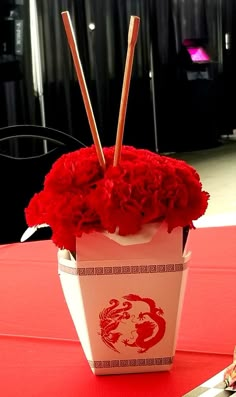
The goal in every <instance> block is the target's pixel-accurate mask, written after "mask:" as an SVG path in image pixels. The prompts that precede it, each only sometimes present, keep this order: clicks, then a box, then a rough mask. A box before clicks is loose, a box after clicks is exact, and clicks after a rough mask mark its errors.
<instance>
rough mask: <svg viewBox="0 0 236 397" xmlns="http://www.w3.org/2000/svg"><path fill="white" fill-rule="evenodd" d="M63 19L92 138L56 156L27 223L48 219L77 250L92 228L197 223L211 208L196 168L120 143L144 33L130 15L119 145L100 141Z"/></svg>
mask: <svg viewBox="0 0 236 397" xmlns="http://www.w3.org/2000/svg"><path fill="white" fill-rule="evenodd" d="M62 18H63V22H64V26H65V30H66V34H67V38H68V42H69V45H70V49H71V53H72V57H73V60H74V64H75V69H76V73H77V77H78V81H79V84H80V88H81V93H82V97H83V100H84V104H85V108H86V112H87V116H88V121H89V125H90V129H91V133H92V137H93V142H94V144H93V145H92V146H91V147H87V148H82V149H79V150H77V151H74V152H71V153H68V154H65V155H63V156H62V157H61V158H59V159H58V160H57V161H56V162H55V163H54V164H53V166H52V168H51V170H50V172H49V173H48V175H46V177H45V181H44V188H43V190H42V191H41V192H39V193H36V194H35V195H34V196H33V197H32V199H31V200H30V202H29V205H28V207H27V208H26V209H25V216H26V222H27V224H28V226H30V227H32V226H33V227H34V226H38V225H42V224H47V225H49V226H50V227H51V229H52V240H53V242H54V243H55V244H56V246H58V248H61V249H68V250H70V251H71V252H74V251H75V248H76V247H75V242H76V237H81V236H82V234H83V233H91V232H95V231H99V232H104V231H107V232H109V233H117V234H119V235H122V236H127V235H131V234H136V233H138V232H139V231H140V230H141V228H142V226H143V225H144V224H148V223H152V222H163V221H165V222H166V223H167V226H168V232H171V231H172V230H173V228H175V227H177V226H181V227H189V228H192V227H193V223H192V222H193V220H196V219H198V218H199V217H200V216H202V215H203V214H204V213H205V211H206V208H207V205H208V199H209V197H210V196H209V194H208V193H207V192H205V191H203V190H202V184H201V182H200V178H199V175H198V173H197V172H196V170H195V169H194V168H193V167H191V166H190V165H188V164H187V163H185V162H184V161H181V160H176V159H173V158H170V157H167V156H163V155H159V154H156V153H153V152H151V151H149V150H145V149H136V148H134V147H131V146H123V147H122V140H123V132H124V122H125V114H126V107H127V100H128V91H129V83H130V78H131V70H132V63H133V55H134V48H135V45H136V41H137V36H138V31H139V20H140V18H139V17H137V16H131V18H130V26H129V32H128V49H127V57H126V64H125V73H124V81H123V87H122V96H121V105H120V112H119V119H118V126H117V135H116V143H115V146H113V147H105V148H102V147H101V143H100V139H99V135H98V132H97V127H96V123H95V119H94V115H93V111H92V106H91V103H90V99H89V95H88V90H87V87H86V83H85V79H84V74H83V69H82V65H81V62H80V59H79V54H78V48H77V45H76V42H75V34H74V32H73V28H72V23H71V20H70V16H69V13H68V12H63V13H62Z"/></svg>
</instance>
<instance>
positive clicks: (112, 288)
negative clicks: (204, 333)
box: [58, 223, 190, 375]
mask: <svg viewBox="0 0 236 397" xmlns="http://www.w3.org/2000/svg"><path fill="white" fill-rule="evenodd" d="M76 245H77V248H76V249H77V252H76V258H77V260H75V259H74V258H73V257H72V256H71V254H70V252H69V251H67V250H59V251H58V264H59V277H60V282H61V286H62V289H63V293H64V297H65V301H66V304H67V306H68V309H69V311H70V314H71V318H72V320H73V323H74V326H75V329H76V331H77V334H78V338H79V340H80V342H81V345H82V347H83V350H84V353H85V356H86V359H87V361H88V364H89V366H90V368H91V370H92V372H93V373H94V374H95V375H108V374H126V373H140V372H157V371H166V370H170V369H171V367H172V363H173V360H174V356H175V349H176V340H177V336H178V329H179V323H180V318H181V311H182V305H183V298H184V291H185V283H186V278H187V272H188V268H187V262H188V260H189V258H190V254H189V253H186V252H185V251H184V250H183V228H181V227H177V228H175V229H174V230H173V231H172V232H171V233H168V232H167V227H166V226H165V224H164V223H162V224H149V225H145V226H144V227H143V229H142V230H141V232H140V233H139V234H136V235H133V236H126V237H121V236H119V235H116V234H109V233H90V234H83V235H82V237H80V238H78V239H77V244H76Z"/></svg>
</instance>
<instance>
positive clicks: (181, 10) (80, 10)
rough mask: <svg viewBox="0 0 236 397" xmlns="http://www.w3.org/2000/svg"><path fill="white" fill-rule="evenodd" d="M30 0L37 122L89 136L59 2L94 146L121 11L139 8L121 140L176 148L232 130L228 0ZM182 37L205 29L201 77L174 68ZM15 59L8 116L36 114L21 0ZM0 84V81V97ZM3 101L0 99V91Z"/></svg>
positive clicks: (117, 72)
mask: <svg viewBox="0 0 236 397" xmlns="http://www.w3.org/2000/svg"><path fill="white" fill-rule="evenodd" d="M37 8H38V21H39V34H40V46H41V58H42V63H43V83H44V85H43V86H44V105H45V116H46V125H47V126H49V127H54V128H58V129H61V130H63V131H65V132H68V133H70V134H72V135H75V136H76V137H78V138H79V139H80V140H81V141H83V142H84V143H85V144H87V145H90V144H91V143H92V137H91V133H90V130H89V125H88V121H87V116H86V112H85V108H84V104H83V101H82V97H81V93H80V88H79V84H78V81H77V77H76V75H75V70H74V65H73V62H72V57H71V54H70V50H69V46H68V43H67V39H66V35H65V31H64V26H63V22H62V18H61V12H62V11H65V10H68V11H69V12H70V15H71V18H72V22H73V26H74V29H75V34H76V39H77V44H78V47H79V52H80V57H81V61H82V65H83V69H84V74H85V78H86V82H87V86H88V91H89V94H90V99H91V102H92V106H93V110H94V114H95V119H96V122H97V126H98V131H99V134H100V137H101V141H102V144H103V146H109V145H113V144H114V143H115V135H116V128H117V121H118V114H119V105H120V97H121V90H122V83H123V73H124V66H125V58H126V50H127V34H128V27H129V20H130V16H131V15H138V16H140V19H141V23H140V31H139V37H138V41H137V45H136V49H135V56H134V64H133V72H132V80H131V84H130V93H129V100H128V107H127V115H126V123H125V132H124V144H130V145H135V146H137V147H144V148H149V149H151V150H155V151H159V152H169V151H181V150H184V149H187V150H188V149H195V148H201V147H205V146H206V147H207V146H208V147H209V146H213V145H215V144H216V143H217V142H218V136H219V134H220V133H223V132H224V131H225V130H227V131H231V130H232V125H233V117H234V116H233V109H232V105H231V104H230V103H229V101H228V97H229V94H234V92H233V89H234V88H233V87H235V83H234V80H235V77H234V70H235V56H236V55H235V50H234V48H235V28H234V25H235V24H234V23H233V22H234V19H235V14H236V13H235V5H234V1H233V0H224V1H223V0H158V1H157V0H146V1H143V0H127V1H122V0H77V1H76V2H75V1H73V0H54V1H53V0H52V1H48V0H37ZM91 23H92V24H93V25H90V24H91ZM227 32H229V33H230V49H228V50H226V48H225V33H227ZM186 38H205V39H206V42H207V50H208V51H209V54H210V56H211V60H212V62H211V65H210V66H209V79H208V80H207V81H194V82H189V81H188V80H187V78H186V73H185V72H186V71H184V73H183V69H181V65H180V57H179V53H180V51H181V48H182V43H183V41H184V40H185V39H186ZM20 61H21V65H22V76H23V77H22V79H21V80H20V88H19V87H18V88H17V90H16V87H15V104H17V105H16V106H15V110H14V109H13V108H12V109H13V113H14V111H15V114H14V115H13V116H14V117H13V119H12V120H15V121H16V123H20V122H23V123H38V124H40V122H41V118H40V107H39V103H38V99H37V95H35V93H34V92H33V85H32V71H31V49H30V35H29V0H25V1H24V52H23V54H22V56H21V57H20ZM229 72H230V73H229ZM183 76H185V77H184V78H183ZM18 83H19V82H14V84H15V85H16V86H17V84H18ZM4 84H5V83H3V82H1V84H0V85H1V87H0V97H1V93H2V98H3V97H4V95H5V92H3V91H4V89H5V86H4ZM18 86H19V84H18ZM4 101H5V102H4ZM4 101H2V106H3V107H2V108H4V106H5V107H6V98H5V100H4ZM3 102H4V103H3ZM206 109H207V113H206ZM226 113H227V117H226ZM188 118H190V119H191V118H192V120H193V122H192V123H189V121H188V120H187V119H188ZM226 118H227V122H226ZM206 119H207V123H205V124H206V125H205V127H204V128H203V123H202V121H203V120H206ZM0 122H1V124H7V123H9V120H7V119H6V118H5V119H4V120H0ZM192 141H193V142H194V143H193V144H190V142H192ZM191 145H193V146H191Z"/></svg>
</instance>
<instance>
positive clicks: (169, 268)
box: [59, 263, 184, 276]
mask: <svg viewBox="0 0 236 397" xmlns="http://www.w3.org/2000/svg"><path fill="white" fill-rule="evenodd" d="M59 270H60V271H62V272H64V273H69V274H72V275H74V276H77V275H79V276H109V275H120V274H140V273H167V272H182V271H183V270H184V265H183V263H176V264H167V265H135V266H133V265H130V266H129V265H125V266H101V267H100V266H98V267H78V268H73V267H69V266H65V265H61V264H59Z"/></svg>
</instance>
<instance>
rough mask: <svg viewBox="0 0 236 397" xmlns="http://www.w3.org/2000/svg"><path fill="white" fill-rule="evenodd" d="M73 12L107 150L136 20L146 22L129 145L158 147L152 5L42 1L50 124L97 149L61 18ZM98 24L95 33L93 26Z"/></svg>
mask: <svg viewBox="0 0 236 397" xmlns="http://www.w3.org/2000/svg"><path fill="white" fill-rule="evenodd" d="M65 10H68V11H69V12H70V15H71V18H72V23H73V26H74V29H75V33H76V39H77V44H78V48H79V52H80V57H81V62H82V65H83V69H84V75H85V79H86V82H87V86H88V91H89V94H90V99H91V103H92V106H93V110H94V114H95V119H96V122H97V126H98V131H99V134H100V137H101V141H102V144H103V145H113V144H114V143H115V136H116V128H117V121H118V114H119V105H120V97H121V90H122V83H123V73H124V66H125V60H126V50H127V35H128V27H129V20H130V16H131V15H138V16H140V17H141V20H142V22H141V26H140V32H139V38H138V43H137V46H136V51H135V58H134V64H133V71H132V81H131V85H130V94H129V101H128V108H127V117H126V124H125V134H124V144H133V145H136V146H142V147H149V148H153V147H154V141H155V138H154V131H153V108H152V97H151V90H150V76H149V72H150V23H149V20H150V4H149V2H143V1H142V0H139V1H137V0H135V1H134V0H132V1H126V2H123V1H117V0H113V1H112V0H90V1H89V0H88V1H82V0H79V1H77V2H74V1H70V0H68V1H56V2H55V1H54V2H48V1H47V0H40V1H38V13H39V20H40V38H41V53H42V58H43V60H44V67H43V69H44V72H43V73H44V82H45V87H44V98H45V108H46V122H47V125H49V126H54V127H55V126H56V127H57V128H60V129H63V130H65V131H67V132H69V133H72V134H75V135H76V136H78V137H79V138H80V139H81V140H82V141H83V142H85V143H86V144H91V142H92V138H91V133H90V131H89V126H88V122H87V117H86V113H85V109H84V104H83V102H82V98H81V93H80V88H79V84H78V82H77V78H76V75H75V72H74V66H73V63H72V58H71V54H70V51H69V47H68V43H67V40H66V35H65V32H64V27H63V23H62V19H61V12H62V11H65ZM91 23H92V24H94V29H93V28H90V24H91Z"/></svg>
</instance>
